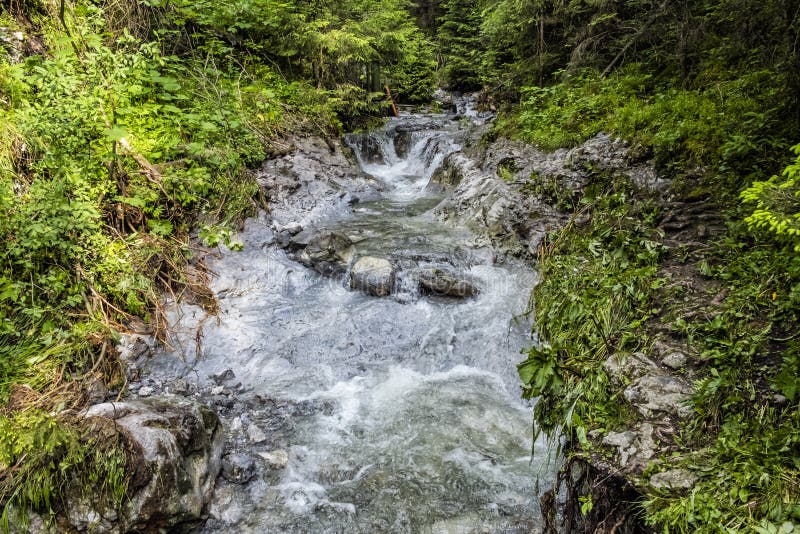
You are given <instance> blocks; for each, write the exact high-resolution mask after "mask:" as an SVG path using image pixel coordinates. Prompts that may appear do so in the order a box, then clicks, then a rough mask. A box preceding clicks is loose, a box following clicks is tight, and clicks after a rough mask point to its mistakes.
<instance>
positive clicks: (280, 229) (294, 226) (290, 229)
mask: <svg viewBox="0 0 800 534" xmlns="http://www.w3.org/2000/svg"><path fill="white" fill-rule="evenodd" d="M272 226H273V228H274V229H275V232H276V233H277V234H283V233H285V234H286V235H288V236H290V237H292V236H296V235H297V234H299V233H300V232H302V231H303V225H302V224H300V223H299V222H296V221H291V222H288V223H286V224H280V223H277V222H276V223H273V225H272Z"/></svg>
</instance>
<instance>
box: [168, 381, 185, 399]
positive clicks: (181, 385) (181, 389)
mask: <svg viewBox="0 0 800 534" xmlns="http://www.w3.org/2000/svg"><path fill="white" fill-rule="evenodd" d="M170 391H171V392H172V393H175V394H176V395H184V394H186V393H188V392H189V383H188V382H186V380H184V379H183V378H178V379H177V380H175V381H174V382H173V383H172V385H171V386H170Z"/></svg>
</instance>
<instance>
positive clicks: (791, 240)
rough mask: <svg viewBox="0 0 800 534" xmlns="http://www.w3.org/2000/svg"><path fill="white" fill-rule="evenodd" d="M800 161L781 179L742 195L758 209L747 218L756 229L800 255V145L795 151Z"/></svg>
mask: <svg viewBox="0 0 800 534" xmlns="http://www.w3.org/2000/svg"><path fill="white" fill-rule="evenodd" d="M792 150H793V151H794V153H795V154H797V160H796V161H795V162H794V163H793V164H791V165H789V166H787V167H786V168H785V169H784V171H783V173H782V174H781V176H772V177H771V178H770V179H769V180H764V181H758V182H755V183H753V185H752V186H750V187H749V188H747V189H745V190H744V191H742V193H741V198H742V201H743V202H745V203H748V204H755V205H756V208H755V209H754V210H753V212H752V213H751V214H750V215H749V216H747V217H746V218H745V222H747V224H748V226H749V227H750V228H753V229H765V230H767V231H768V232H770V233H772V234H774V235H775V237H776V238H777V239H779V240H781V241H785V242H787V243H788V244H790V245H791V246H792V247H793V249H794V252H800V145H796V146H794V147H793V148H792Z"/></svg>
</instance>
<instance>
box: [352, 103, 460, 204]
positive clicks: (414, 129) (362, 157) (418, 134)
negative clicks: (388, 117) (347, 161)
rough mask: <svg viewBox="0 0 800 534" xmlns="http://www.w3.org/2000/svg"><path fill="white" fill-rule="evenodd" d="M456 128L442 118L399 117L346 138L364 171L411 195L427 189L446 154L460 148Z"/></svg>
mask: <svg viewBox="0 0 800 534" xmlns="http://www.w3.org/2000/svg"><path fill="white" fill-rule="evenodd" d="M455 130H456V128H454V126H453V125H452V123H451V122H449V121H446V120H445V119H443V118H438V119H437V120H427V121H425V122H421V123H420V122H413V119H412V120H411V122H409V119H408V118H400V119H395V120H392V121H389V122H388V123H387V124H386V125H385V126H384V127H383V128H381V129H379V130H373V131H370V132H365V133H358V134H349V135H347V136H346V137H345V142H346V143H347V145H348V146H349V147H350V148H351V149H352V150H353V152H354V153H355V155H356V158H357V159H358V163H359V165H360V166H361V168H362V169H363V170H364V171H365V172H367V173H369V174H371V175H373V176H375V177H376V178H378V179H380V180H382V181H384V182H386V183H387V184H388V185H389V186H391V187H392V188H394V189H395V190H396V192H397V193H398V194H400V195H410V194H414V193H418V192H419V191H421V190H422V189H424V188H425V186H426V185H427V184H428V181H429V180H430V177H431V176H432V175H433V173H434V172H435V171H436V169H437V168H438V167H439V165H441V164H442V161H443V160H444V158H445V157H447V155H448V154H450V153H452V152H455V151H457V150H459V149H460V148H461V146H460V144H459V143H458V142H457V141H456V136H455V135H454V133H455Z"/></svg>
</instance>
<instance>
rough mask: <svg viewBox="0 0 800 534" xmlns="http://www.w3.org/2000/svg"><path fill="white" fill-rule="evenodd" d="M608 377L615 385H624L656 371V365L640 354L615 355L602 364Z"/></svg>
mask: <svg viewBox="0 0 800 534" xmlns="http://www.w3.org/2000/svg"><path fill="white" fill-rule="evenodd" d="M603 368H604V369H605V371H606V373H607V374H608V377H609V378H610V379H611V381H612V382H614V383H615V384H618V385H619V384H625V383H626V382H629V381H631V380H635V379H637V378H639V377H641V376H644V375H646V374H650V373H653V372H655V371H657V370H658V365H656V363H655V362H654V361H653V360H651V359H650V358H648V357H647V356H645V355H644V353H641V352H634V353H633V354H625V353H620V352H618V353H615V354H612V355H611V356H609V357H608V359H607V360H606V361H605V362H604V363H603Z"/></svg>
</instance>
